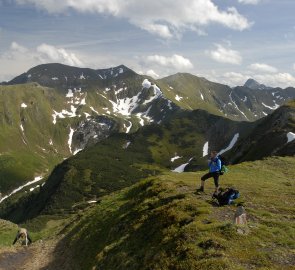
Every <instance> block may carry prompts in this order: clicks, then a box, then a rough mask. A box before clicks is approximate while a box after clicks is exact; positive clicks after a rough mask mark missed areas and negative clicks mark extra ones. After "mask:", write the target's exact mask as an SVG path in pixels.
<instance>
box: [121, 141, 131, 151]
mask: <svg viewBox="0 0 295 270" xmlns="http://www.w3.org/2000/svg"><path fill="white" fill-rule="evenodd" d="M130 144H131V142H130V141H128V142H126V143H125V144H124V145H123V149H127V148H128V147H129V145H130Z"/></svg>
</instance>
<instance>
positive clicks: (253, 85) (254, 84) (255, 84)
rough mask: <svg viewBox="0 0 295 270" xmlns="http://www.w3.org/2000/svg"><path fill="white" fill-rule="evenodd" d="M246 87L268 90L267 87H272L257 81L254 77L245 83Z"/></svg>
mask: <svg viewBox="0 0 295 270" xmlns="http://www.w3.org/2000/svg"><path fill="white" fill-rule="evenodd" d="M244 86H245V87H248V88H250V89H253V90H267V89H271V87H268V86H266V85H264V84H261V83H259V82H257V81H255V80H254V79H251V78H250V79H248V80H247V81H246V82H245V84H244Z"/></svg>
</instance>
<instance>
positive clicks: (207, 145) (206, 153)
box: [203, 142, 209, 157]
mask: <svg viewBox="0 0 295 270" xmlns="http://www.w3.org/2000/svg"><path fill="white" fill-rule="evenodd" d="M208 149H209V142H205V144H204V146H203V157H205V156H207V155H208Z"/></svg>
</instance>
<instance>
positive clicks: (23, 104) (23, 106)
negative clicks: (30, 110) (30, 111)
mask: <svg viewBox="0 0 295 270" xmlns="http://www.w3.org/2000/svg"><path fill="white" fill-rule="evenodd" d="M20 106H21V108H27V107H28V106H27V104H26V103H22V104H21V105H20Z"/></svg>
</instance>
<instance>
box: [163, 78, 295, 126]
mask: <svg viewBox="0 0 295 270" xmlns="http://www.w3.org/2000/svg"><path fill="white" fill-rule="evenodd" d="M158 82H159V85H160V83H162V84H163V85H166V87H162V89H163V91H164V90H165V95H166V96H167V97H168V98H169V99H170V100H172V101H173V102H175V103H176V104H177V105H178V106H180V107H182V108H184V109H204V110H207V111H209V112H211V113H214V114H217V115H223V116H226V117H228V118H230V119H233V120H244V121H254V120H257V119H259V118H262V117H265V116H266V115H268V114H270V113H272V112H273V111H274V110H275V109H277V108H278V107H279V106H281V105H282V104H284V103H286V102H287V101H288V100H292V99H294V98H295V88H292V87H289V88H286V89H281V88H267V87H265V88H259V87H258V88H250V87H248V84H247V83H246V84H245V86H239V87H235V88H230V87H229V86H227V85H223V84H219V83H214V82H211V81H208V80H206V79H205V78H200V77H197V76H194V75H192V74H188V73H177V74H175V75H172V76H168V77H166V78H163V79H161V80H159V81H158Z"/></svg>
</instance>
